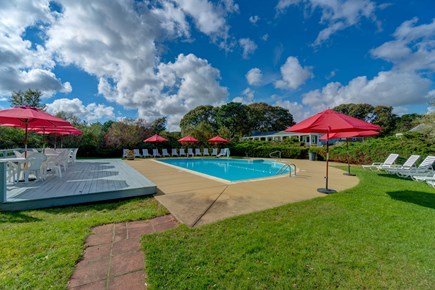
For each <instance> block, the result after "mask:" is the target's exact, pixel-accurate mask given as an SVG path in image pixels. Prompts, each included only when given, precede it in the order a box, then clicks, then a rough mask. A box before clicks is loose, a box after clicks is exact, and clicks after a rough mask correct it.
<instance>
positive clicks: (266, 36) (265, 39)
mask: <svg viewBox="0 0 435 290" xmlns="http://www.w3.org/2000/svg"><path fill="white" fill-rule="evenodd" d="M261 39H263V40H264V41H268V40H269V34H268V33H266V34H263V36H262V37H261Z"/></svg>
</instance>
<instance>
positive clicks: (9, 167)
mask: <svg viewBox="0 0 435 290" xmlns="http://www.w3.org/2000/svg"><path fill="white" fill-rule="evenodd" d="M19 172H20V170H19V167H18V165H17V164H15V163H13V162H11V161H8V162H6V180H7V181H8V182H9V183H12V184H15V183H18V179H19Z"/></svg>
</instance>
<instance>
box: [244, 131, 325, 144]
mask: <svg viewBox="0 0 435 290" xmlns="http://www.w3.org/2000/svg"><path fill="white" fill-rule="evenodd" d="M322 135H323V134H317V133H294V132H284V131H278V132H254V133H253V134H252V135H251V136H245V137H242V140H260V141H283V140H285V139H288V138H293V139H297V140H298V141H299V142H303V143H305V145H308V146H313V145H316V146H318V145H322V144H321V142H320V141H319V138H320V136H322Z"/></svg>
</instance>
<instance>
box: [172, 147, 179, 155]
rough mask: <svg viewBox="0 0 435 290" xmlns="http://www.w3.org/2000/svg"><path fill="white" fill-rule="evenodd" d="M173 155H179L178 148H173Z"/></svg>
mask: <svg viewBox="0 0 435 290" xmlns="http://www.w3.org/2000/svg"><path fill="white" fill-rule="evenodd" d="M171 155H172V157H174V156H177V157H178V152H177V148H172V151H171Z"/></svg>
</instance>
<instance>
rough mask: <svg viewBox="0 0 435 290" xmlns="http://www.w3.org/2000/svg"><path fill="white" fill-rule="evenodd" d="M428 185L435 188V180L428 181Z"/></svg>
mask: <svg viewBox="0 0 435 290" xmlns="http://www.w3.org/2000/svg"><path fill="white" fill-rule="evenodd" d="M426 183H427V185H429V186H432V187H433V188H435V180H427V181H426Z"/></svg>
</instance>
